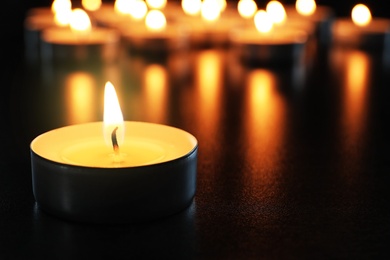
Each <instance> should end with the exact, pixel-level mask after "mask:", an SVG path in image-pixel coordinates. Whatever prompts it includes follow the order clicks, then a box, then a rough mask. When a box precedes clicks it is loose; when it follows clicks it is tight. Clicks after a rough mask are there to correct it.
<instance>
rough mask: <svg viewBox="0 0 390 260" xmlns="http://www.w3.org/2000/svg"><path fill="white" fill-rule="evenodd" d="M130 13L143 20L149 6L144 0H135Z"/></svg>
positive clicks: (136, 18) (132, 2)
mask: <svg viewBox="0 0 390 260" xmlns="http://www.w3.org/2000/svg"><path fill="white" fill-rule="evenodd" d="M129 11H130V15H131V17H132V18H133V19H135V20H141V19H143V18H144V17H145V15H146V14H147V12H148V6H147V5H146V3H145V1H143V0H133V1H131V6H130V10H129Z"/></svg>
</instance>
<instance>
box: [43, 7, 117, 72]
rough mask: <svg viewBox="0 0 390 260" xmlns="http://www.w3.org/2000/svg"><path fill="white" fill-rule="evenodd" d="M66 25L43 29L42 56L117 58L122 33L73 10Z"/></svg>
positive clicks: (63, 60) (51, 59)
mask: <svg viewBox="0 0 390 260" xmlns="http://www.w3.org/2000/svg"><path fill="white" fill-rule="evenodd" d="M69 23H70V26H69V27H66V28H47V29H45V30H43V31H42V35H41V38H42V39H41V42H42V48H41V51H42V58H43V60H44V61H49V62H55V63H56V62H58V63H60V64H61V63H66V62H74V61H76V62H84V61H111V60H113V59H115V58H116V50H117V45H118V44H119V38H120V37H119V34H118V33H117V32H116V31H115V30H113V29H108V28H98V27H92V25H91V21H90V18H89V16H88V14H87V13H86V12H85V11H84V10H82V9H80V8H76V9H74V10H72V12H71V15H70V20H69Z"/></svg>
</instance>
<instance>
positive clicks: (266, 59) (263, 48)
mask: <svg viewBox="0 0 390 260" xmlns="http://www.w3.org/2000/svg"><path fill="white" fill-rule="evenodd" d="M279 11H282V10H281V9H280V10H279ZM278 15H280V14H277V15H275V13H274V14H273V16H271V15H270V14H269V13H267V12H266V11H265V10H258V11H257V12H256V14H255V16H254V26H252V27H249V26H245V27H244V28H241V27H237V28H236V30H235V31H233V32H232V34H231V35H230V42H231V44H232V46H233V49H234V50H235V52H236V53H237V56H238V57H239V58H240V59H242V60H243V61H244V62H249V63H260V64H283V63H286V64H291V63H295V62H298V61H299V60H300V59H301V58H303V55H304V47H305V44H306V42H307V38H308V37H307V33H306V32H305V31H303V30H299V29H296V28H291V27H280V26H275V23H274V20H273V19H274V18H275V17H277V16H278ZM282 16H283V15H281V17H282Z"/></svg>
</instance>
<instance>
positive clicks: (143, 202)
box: [31, 83, 198, 223]
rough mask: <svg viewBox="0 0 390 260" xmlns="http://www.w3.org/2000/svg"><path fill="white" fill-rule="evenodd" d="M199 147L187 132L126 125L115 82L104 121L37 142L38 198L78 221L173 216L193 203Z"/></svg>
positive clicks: (56, 132)
mask: <svg viewBox="0 0 390 260" xmlns="http://www.w3.org/2000/svg"><path fill="white" fill-rule="evenodd" d="M121 120H122V121H121ZM197 147H198V146H197V140H196V138H195V137H194V136H193V135H191V134H189V133H188V132H186V131H184V130H181V129H178V128H174V127H170V126H166V125H159V124H153V123H145V122H131V121H125V122H123V117H122V115H121V112H120V108H119V104H118V101H117V98H116V94H115V90H114V89H113V86H112V85H111V84H110V83H107V84H106V90H105V115H104V120H103V122H92V123H85V124H79V125H72V126H66V127H62V128H58V129H54V130H51V131H49V132H46V133H44V134H41V135H39V136H38V137H36V138H35V139H34V140H33V141H32V142H31V163H32V179H33V192H34V197H35V199H36V201H37V204H38V206H39V207H40V208H41V209H42V210H44V211H46V212H48V213H50V214H53V215H56V216H58V217H60V218H64V219H68V220H74V221H81V222H93V223H125V222H142V221H148V220H152V219H156V218H160V217H165V216H168V215H171V214H174V213H176V212H179V211H181V210H183V209H184V208H186V207H187V206H189V205H190V203H191V202H192V199H193V197H194V195H195V189H196V166H197V165H196V164H197V149H198V148H197Z"/></svg>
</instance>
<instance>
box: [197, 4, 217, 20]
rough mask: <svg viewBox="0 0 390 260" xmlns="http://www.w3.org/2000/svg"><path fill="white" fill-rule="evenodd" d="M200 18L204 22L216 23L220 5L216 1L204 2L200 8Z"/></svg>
mask: <svg viewBox="0 0 390 260" xmlns="http://www.w3.org/2000/svg"><path fill="white" fill-rule="evenodd" d="M201 15H202V18H203V19H204V20H206V21H210V22H211V21H216V20H218V18H219V16H220V15H221V10H220V4H219V2H218V1H217V0H204V1H203V4H202V8H201Z"/></svg>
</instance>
